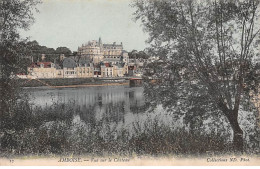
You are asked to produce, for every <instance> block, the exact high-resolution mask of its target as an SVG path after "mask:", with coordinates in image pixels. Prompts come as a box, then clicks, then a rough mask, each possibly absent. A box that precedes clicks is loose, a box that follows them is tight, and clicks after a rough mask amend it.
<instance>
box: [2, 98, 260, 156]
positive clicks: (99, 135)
mask: <svg viewBox="0 0 260 169" xmlns="http://www.w3.org/2000/svg"><path fill="white" fill-rule="evenodd" d="M82 113H84V112H81V110H80V109H79V108H78V107H77V106H75V104H74V103H73V102H70V103H68V104H62V103H53V105H52V106H50V107H47V108H40V107H36V108H32V107H31V105H29V104H28V102H27V101H21V102H20V103H19V104H17V111H16V113H15V115H14V116H13V117H12V118H6V119H5V120H6V124H9V125H2V131H1V135H0V150H1V151H0V156H1V157H8V156H27V155H32V156H53V155H54V156H57V155H71V154H74V155H91V156H106V155H107V154H110V155H123V156H128V157H132V156H136V155H137V156H147V155H148V156H155V157H157V156H169V155H175V156H178V157H187V156H203V155H206V154H207V153H208V152H213V153H214V154H219V155H221V154H232V153H233V150H232V143H230V142H228V141H227V140H228V139H227V135H221V136H220V134H219V133H213V132H212V133H203V132H199V131H198V132H194V131H193V130H192V132H191V131H188V130H186V129H185V128H179V129H173V128H171V127H170V126H169V124H167V125H166V124H164V123H161V122H160V121H159V120H158V119H152V120H151V119H149V118H147V120H146V121H144V122H135V123H133V124H132V129H128V128H124V127H121V128H116V127H115V126H113V125H111V124H110V123H109V122H107V120H101V121H97V122H95V123H93V120H91V119H93V117H92V116H89V118H90V120H89V121H75V120H74V118H75V116H77V115H80V114H82ZM89 113H91V112H89ZM202 133H203V134H202ZM256 136H257V134H256ZM249 144H250V145H251V146H249ZM252 145H254V146H252ZM245 152H246V153H247V154H249V155H250V154H257V153H259V142H257V141H256V143H254V144H251V143H248V142H245Z"/></svg>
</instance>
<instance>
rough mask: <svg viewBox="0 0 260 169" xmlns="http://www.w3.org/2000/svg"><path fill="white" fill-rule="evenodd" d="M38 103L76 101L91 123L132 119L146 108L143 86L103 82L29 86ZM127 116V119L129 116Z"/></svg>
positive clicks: (35, 103) (45, 104) (81, 114)
mask: <svg viewBox="0 0 260 169" xmlns="http://www.w3.org/2000/svg"><path fill="white" fill-rule="evenodd" d="M26 91H27V92H30V93H31V98H32V99H31V100H32V101H31V102H32V103H33V104H34V106H41V107H43V108H44V107H48V106H51V105H52V104H53V103H57V102H58V103H68V102H71V101H73V102H74V103H75V106H78V107H79V112H78V113H79V116H80V119H81V120H83V121H84V122H85V123H87V124H91V125H93V126H94V125H97V122H99V121H102V123H116V124H119V123H122V124H124V123H125V121H126V120H127V121H128V122H129V123H130V121H133V120H134V118H136V116H135V115H134V114H140V113H143V112H145V108H144V106H145V102H144V95H143V88H142V87H135V88H130V87H128V86H102V87H87V88H63V89H46V88H27V89H26ZM126 118H127V119H126Z"/></svg>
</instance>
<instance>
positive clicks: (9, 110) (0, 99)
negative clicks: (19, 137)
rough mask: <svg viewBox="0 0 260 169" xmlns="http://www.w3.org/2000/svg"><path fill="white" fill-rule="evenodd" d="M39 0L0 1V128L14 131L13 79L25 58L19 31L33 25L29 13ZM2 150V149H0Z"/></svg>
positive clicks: (15, 98) (15, 87) (25, 48)
mask: <svg viewBox="0 0 260 169" xmlns="http://www.w3.org/2000/svg"><path fill="white" fill-rule="evenodd" d="M38 3H40V1H39V0H1V1H0V19H1V23H0V24H1V25H0V27H1V32H0V37H1V39H0V78H1V81H0V95H1V96H0V128H1V130H2V131H6V130H5V129H8V130H10V129H13V128H15V122H14V120H13V119H14V117H15V113H16V111H15V107H16V104H17V101H18V99H21V98H20V95H19V94H20V93H19V92H20V87H19V83H17V81H16V80H15V78H14V75H16V74H17V73H18V72H21V70H22V69H23V68H24V66H23V65H21V64H22V62H21V60H22V59H23V58H25V57H26V56H28V53H29V51H28V46H27V45H26V40H23V39H21V38H20V35H19V30H20V29H25V30H27V29H28V28H29V26H30V25H31V24H32V23H33V21H34V18H33V15H32V13H33V11H34V10H35V6H36V5H37V4H38ZM1 146H3V145H1Z"/></svg>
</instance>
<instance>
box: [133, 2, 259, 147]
mask: <svg viewBox="0 0 260 169" xmlns="http://www.w3.org/2000/svg"><path fill="white" fill-rule="evenodd" d="M133 7H135V8H136V12H135V13H134V14H135V17H136V19H137V20H138V19H139V20H141V21H142V25H143V26H144V28H145V31H147V32H148V33H149V36H150V38H149V39H148V40H147V42H148V43H150V45H151V47H150V48H149V51H150V55H153V56H159V57H160V60H159V61H156V62H157V63H158V64H157V67H156V68H153V69H154V70H153V71H152V73H151V71H149V73H146V75H145V76H144V79H146V83H145V95H146V96H147V100H148V102H149V103H150V104H151V105H156V104H158V103H160V104H162V105H163V106H164V107H165V108H168V109H170V110H171V111H174V112H175V113H186V114H189V113H193V115H194V116H195V114H196V115H197V116H199V117H201V118H204V116H205V115H206V116H207V117H208V116H214V115H216V114H217V115H219V114H220V115H223V116H224V117H226V120H227V121H228V122H229V124H230V126H231V128H232V130H233V144H234V148H235V149H236V150H239V151H242V150H243V131H242V129H241V127H240V125H239V123H238V115H239V112H240V111H239V110H241V109H243V108H244V107H243V106H242V103H244V102H251V99H250V93H252V92H255V93H256V94H257V90H258V80H257V78H256V77H257V75H256V71H255V64H254V63H253V62H252V58H253V57H255V56H256V55H257V51H256V50H255V49H256V47H257V46H256V44H257V39H259V25H257V24H258V23H259V17H258V14H259V1H258V0H245V1H241V0H238V1H233V0H230V1H225V0H210V1H199V0H182V1H179V0H136V1H135V2H134V3H133ZM258 52H259V51H258ZM153 65H154V64H153ZM151 78H153V79H159V80H160V83H149V81H150V79H151ZM240 113H242V111H241V112H240Z"/></svg>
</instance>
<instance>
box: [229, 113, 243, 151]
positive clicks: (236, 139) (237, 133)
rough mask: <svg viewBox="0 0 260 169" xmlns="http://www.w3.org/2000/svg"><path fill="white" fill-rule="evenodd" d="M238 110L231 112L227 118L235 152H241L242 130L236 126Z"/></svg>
mask: <svg viewBox="0 0 260 169" xmlns="http://www.w3.org/2000/svg"><path fill="white" fill-rule="evenodd" d="M237 116H238V110H237V111H233V112H231V113H230V116H228V120H229V123H230V125H231V127H232V129H233V146H234V150H235V151H236V152H238V153H239V152H240V153H242V152H243V130H242V129H241V128H240V126H239V124H238V118H237Z"/></svg>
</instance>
